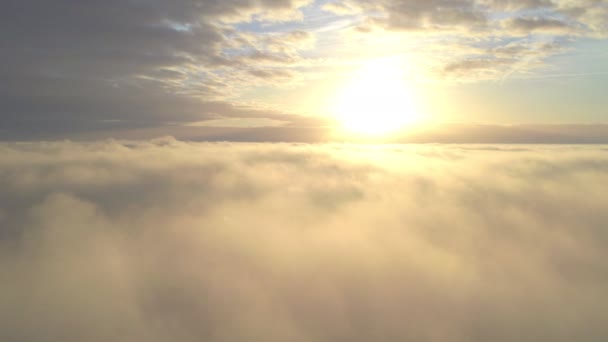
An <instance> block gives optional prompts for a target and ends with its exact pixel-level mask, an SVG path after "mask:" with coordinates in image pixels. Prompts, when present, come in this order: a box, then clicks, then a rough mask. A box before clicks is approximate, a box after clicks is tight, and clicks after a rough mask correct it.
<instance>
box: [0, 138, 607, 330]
mask: <svg viewBox="0 0 608 342" xmlns="http://www.w3.org/2000/svg"><path fill="white" fill-rule="evenodd" d="M604 184H608V148H606V147H603V146H563V145H562V146H540V145H537V146H528V145H474V146H472V145H451V146H443V145H419V146H415V145H411V146H402V145H382V146H371V145H340V144H330V145H306V144H233V143H185V142H180V141H176V140H175V139H172V138H164V139H156V140H151V141H146V142H143V141H142V142H133V141H117V140H109V141H102V142H94V143H74V142H69V141H66V142H54V143H43V142H40V143H5V144H2V145H0V188H1V189H2V191H1V192H0V227H1V231H0V279H2V282H0V340H2V341H169V340H172V341H541V342H542V341H552V342H553V341H605V340H606V339H607V338H608V328H607V327H606V322H607V321H608V314H607V313H606V304H608V264H607V263H606V259H607V258H608V252H607V250H606V248H605V246H606V244H607V243H608V235H607V234H606V228H607V227H608V192H606V191H605V190H606V189H605V186H604Z"/></svg>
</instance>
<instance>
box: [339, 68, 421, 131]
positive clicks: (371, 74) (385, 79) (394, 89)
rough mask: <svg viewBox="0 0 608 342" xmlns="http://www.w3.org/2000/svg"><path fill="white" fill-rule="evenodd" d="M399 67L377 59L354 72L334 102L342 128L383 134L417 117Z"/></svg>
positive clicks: (411, 122) (412, 99)
mask: <svg viewBox="0 0 608 342" xmlns="http://www.w3.org/2000/svg"><path fill="white" fill-rule="evenodd" d="M400 70H401V69H400V67H399V65H398V64H396V63H394V62H391V61H386V60H377V61H372V62H369V63H366V64H365V65H364V66H363V67H362V68H361V69H360V70H358V71H357V72H356V73H355V75H354V77H352V78H351V80H350V81H349V82H348V84H346V85H345V87H344V88H343V89H342V90H341V91H340V92H339V94H338V96H337V99H336V101H335V104H334V109H333V112H334V115H336V117H337V119H338V121H339V122H340V125H341V129H342V130H343V131H345V132H348V133H351V134H361V135H383V134H388V133H391V132H394V131H397V130H399V129H401V128H403V127H405V126H408V125H411V124H414V123H415V122H417V121H418V120H419V119H420V117H419V114H418V112H417V110H416V104H415V96H414V92H413V89H412V88H411V86H410V85H409V84H408V83H407V82H406V79H405V76H404V74H403V73H402V72H401V71H400Z"/></svg>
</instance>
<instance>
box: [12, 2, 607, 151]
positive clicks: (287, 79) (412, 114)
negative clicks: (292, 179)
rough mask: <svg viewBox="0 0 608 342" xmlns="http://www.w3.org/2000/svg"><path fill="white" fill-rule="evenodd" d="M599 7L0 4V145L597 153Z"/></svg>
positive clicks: (601, 60)
mask: <svg viewBox="0 0 608 342" xmlns="http://www.w3.org/2000/svg"><path fill="white" fill-rule="evenodd" d="M606 38H608V2H607V1H605V0H509V1H497V0H452V1H448V0H432V1H420V0H379V1H369V0H343V1H341V0H336V1H325V0H324V1H312V0H258V1H249V0H228V1H220V0H199V1H196V0H179V1H171V2H167V1H159V0H129V1H118V0H116V1H115V0H110V1H93V0H88V1H75V0H57V1H53V2H48V1H33V0H22V1H16V0H15V1H12V0H11V1H5V2H3V4H2V10H1V11H0V50H1V51H2V53H1V54H0V64H2V65H3V67H2V69H1V70H0V76H1V78H2V80H3V81H2V84H0V103H2V106H1V108H0V139H1V140H5V141H7V140H9V141H10V140H57V139H75V140H95V139H101V138H104V139H105V138H119V139H149V138H154V137H159V136H167V135H169V136H174V137H176V138H178V139H183V140H197V141H218V140H225V141H292V142H325V141H348V140H358V139H364V140H370V141H389V142H509V143H514V142H520V143H531V142H546V143H555V142H562V143H579V142H596V143H597V142H606V141H608V138H606V137H607V136H608V128H606V125H605V124H606V117H607V115H608V113H607V112H606V108H608V102H607V101H608V100H607V98H606V96H605V94H606V93H608V39H606Z"/></svg>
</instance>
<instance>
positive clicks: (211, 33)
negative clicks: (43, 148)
mask: <svg viewBox="0 0 608 342" xmlns="http://www.w3.org/2000/svg"><path fill="white" fill-rule="evenodd" d="M304 3H305V1H289V0H285V1H281V0H275V1H247V0H242V1H211V0H206V1H187V0H184V1H170V2H168V1H153V0H149V1H135V0H133V1H116V0H111V1H90V0H89V1H75V0H60V1H52V2H49V1H29V0H25V1H21V0H19V1H17V0H15V1H12V0H11V1H5V2H3V3H2V8H1V10H0V51H1V53H0V64H1V65H2V68H1V69H0V78H1V79H2V84H1V85H0V103H2V108H1V109H0V128H2V129H5V130H8V129H10V130H13V131H15V132H16V134H18V133H19V132H23V133H24V134H25V135H27V133H28V132H29V131H41V132H42V131H48V132H50V133H51V134H52V133H65V132H77V131H83V130H84V131H86V130H88V129H103V127H104V126H103V125H100V124H99V121H101V120H115V119H120V120H122V121H121V122H123V123H124V127H132V126H140V127H142V126H143V127H145V126H149V125H158V124H160V123H163V122H168V121H172V122H187V121H195V120H196V119H199V120H200V119H203V118H206V117H209V116H210V113H211V112H213V111H214V110H215V109H216V107H217V106H216V104H214V103H209V99H213V98H218V96H222V95H225V94H227V93H229V92H230V88H231V85H230V84H228V83H226V80H223V79H220V78H218V77H217V76H216V75H215V74H214V72H215V71H217V70H219V69H221V68H222V67H229V66H231V65H234V64H235V63H237V64H238V63H239V62H238V61H234V60H232V58H231V56H229V55H227V54H226V53H225V51H224V48H225V47H228V46H230V45H231V44H232V41H231V39H232V38H231V30H230V27H229V25H226V24H222V22H226V21H234V20H246V19H248V18H250V17H251V15H254V14H256V13H265V15H266V16H267V17H268V18H272V16H273V15H275V16H278V15H280V14H281V13H283V12H285V11H289V10H295V8H296V7H297V6H301V5H303V4H304ZM276 19H280V17H277V18H276ZM269 20H270V19H269ZM269 58H280V56H275V55H273V54H270V55H269ZM237 69H238V65H237ZM233 71H234V70H233ZM224 72H230V70H224ZM275 73H278V71H275ZM224 107H226V108H224V109H225V112H224V113H223V114H224V115H232V114H235V113H237V114H238V115H241V114H242V113H240V112H241V111H239V109H238V108H232V111H231V110H227V109H228V107H229V105H227V104H226V105H224ZM115 122H116V123H117V125H118V121H115Z"/></svg>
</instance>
